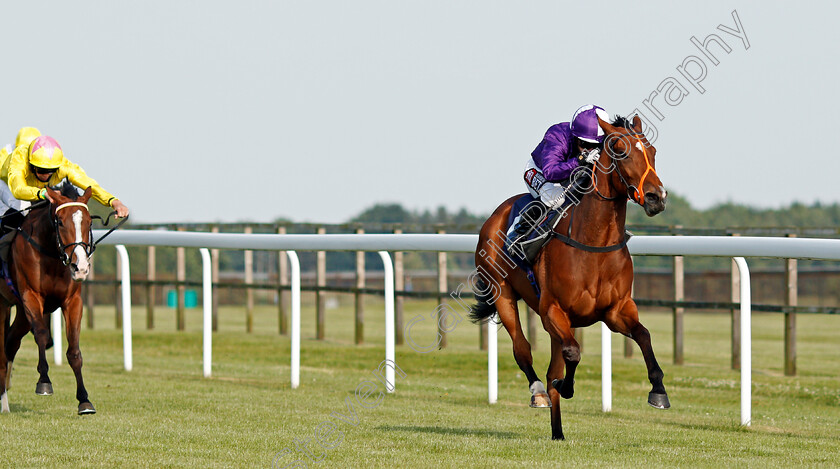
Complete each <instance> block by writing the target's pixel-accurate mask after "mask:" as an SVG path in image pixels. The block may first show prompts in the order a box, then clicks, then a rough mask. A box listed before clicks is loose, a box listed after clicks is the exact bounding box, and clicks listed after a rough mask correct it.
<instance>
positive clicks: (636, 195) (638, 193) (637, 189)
mask: <svg viewBox="0 0 840 469" xmlns="http://www.w3.org/2000/svg"><path fill="white" fill-rule="evenodd" d="M624 135H628V136H633V137H636V140H637V143H638V144H639V147H641V149H642V155H644V157H645V165H646V166H647V167H646V168H645V172H644V173H643V174H642V178H641V179H640V180H639V185H638V186H634V185H633V184H630V183H628V182H627V178H625V177H624V174H622V173H621V165H619V164H616V165H615V170H616V172H617V173H618V178H619V179H621V182H622V184H624V187H626V188H627V198H628V199H630V200H634V201H636V202H638V204H639V205H642V206H644V205H645V199H644V192H642V190H641V188H642V187H644V185H645V179H647V176H648V174H650V173H653V174H654V176H656V175H657V174H656V169H654V167H653V165H651V164H650V159H649V158H648V154H647V150H646V149H645V148H646V147H645V144H644V143H643V142H642V139H641V137H644V135H645V134H643V133H639V132H632V133H628V134H623V135H622V136H624ZM619 138H621V137H619ZM611 145H612V144H611ZM628 151H629V150H628ZM610 158H612V156H610ZM592 179H593V187H595V193H596V194H597V195H598V197H600V198H602V199H604V200H617V199H618V197H607V196H605V195H603V194H601V192H600V191H599V190H598V186H597V184H595V183H594V180H595V167H593V168H592ZM630 189H633V195H631V194H630Z"/></svg>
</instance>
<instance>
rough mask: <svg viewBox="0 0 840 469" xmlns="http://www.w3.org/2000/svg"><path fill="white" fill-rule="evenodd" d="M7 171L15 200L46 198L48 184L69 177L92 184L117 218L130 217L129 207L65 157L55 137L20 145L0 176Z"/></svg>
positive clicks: (94, 192)
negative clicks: (115, 213)
mask: <svg viewBox="0 0 840 469" xmlns="http://www.w3.org/2000/svg"><path fill="white" fill-rule="evenodd" d="M21 130H23V129H21ZM6 164H8V171H7V172H6V170H5V167H6ZM4 174H5V176H6V181H7V183H8V186H9V190H10V191H11V193H12V196H14V198H15V199H18V200H21V201H29V202H33V201H37V200H44V199H46V198H47V190H46V187H48V186H56V185H58V184H59V183H60V182H61V181H62V180H63V179H65V178H67V180H69V181H70V183H71V184H73V185H74V186H76V187H79V188H82V189H86V188H88V187H90V188H91V190H92V195H93V198H94V199H96V200H97V201H98V202H99V203H101V204H102V205H105V206H110V207H113V208H114V210H115V211H116V212H117V216H118V217H126V216H128V207H126V206H125V204H123V203H122V202H121V201H120V200H119V199H117V198H116V197H115V196H114V195H112V194H111V193H109V192H108V191H106V190H105V189H103V188H102V186H100V185H99V184H98V183H97V182H96V181H95V180H93V179H91V178H90V177H88V175H87V174H85V171H84V170H83V169H82V168H81V167H79V165H77V164H75V163H73V162H71V161H70V160H68V159H67V158H65V157H64V152H63V151H62V149H61V146H59V144H58V142H56V141H55V139H53V138H52V137H48V136H46V135H41V136H37V137H36V138H35V139H33V140H31V142H30V143H29V145H18V146H17V147H16V148H15V150H14V152H12V154H11V155H9V157H8V161H7V162H6V163H5V164H4V165H3V166H2V167H0V177H2V176H3V175H4Z"/></svg>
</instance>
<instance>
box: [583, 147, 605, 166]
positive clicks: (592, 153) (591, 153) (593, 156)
mask: <svg viewBox="0 0 840 469" xmlns="http://www.w3.org/2000/svg"><path fill="white" fill-rule="evenodd" d="M580 156H581V158H583V160H584V161H586V162H587V163H589V164H592V163H594V162H596V161H598V158H600V157H601V150H600V149H599V148H593V149H591V150H584V151H583V152H582V153H581V155H580Z"/></svg>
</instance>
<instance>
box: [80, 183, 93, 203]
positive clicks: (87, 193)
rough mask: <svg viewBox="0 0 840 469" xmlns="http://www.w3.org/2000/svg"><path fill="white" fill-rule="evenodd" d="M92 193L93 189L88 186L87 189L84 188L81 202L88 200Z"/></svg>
mask: <svg viewBox="0 0 840 469" xmlns="http://www.w3.org/2000/svg"><path fill="white" fill-rule="evenodd" d="M92 193H93V190H92V189H91V188H90V187H88V188H87V189H85V193H84V194H82V202H83V203H87V201H88V200H90V195H91V194H92Z"/></svg>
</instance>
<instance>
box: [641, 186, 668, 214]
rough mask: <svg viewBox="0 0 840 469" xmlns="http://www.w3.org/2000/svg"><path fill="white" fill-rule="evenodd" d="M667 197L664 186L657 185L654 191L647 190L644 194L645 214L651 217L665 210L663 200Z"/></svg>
mask: <svg viewBox="0 0 840 469" xmlns="http://www.w3.org/2000/svg"><path fill="white" fill-rule="evenodd" d="M667 198H668V192H667V191H665V188H664V187H662V186H659V189H658V190H657V191H656V192H648V193H646V194H645V204H644V206H643V207H644V209H645V214H647V216H649V217H652V216H654V215H657V214H659V213H660V212H662V211H664V210H665V200H666V199H667Z"/></svg>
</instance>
